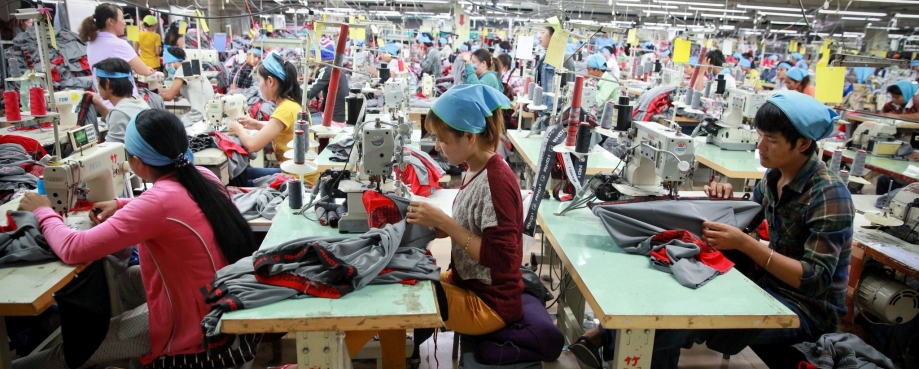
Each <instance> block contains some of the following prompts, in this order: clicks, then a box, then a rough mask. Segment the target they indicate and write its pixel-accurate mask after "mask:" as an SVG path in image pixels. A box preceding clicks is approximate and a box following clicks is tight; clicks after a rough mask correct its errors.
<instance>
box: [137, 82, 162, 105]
mask: <svg viewBox="0 0 919 369" xmlns="http://www.w3.org/2000/svg"><path fill="white" fill-rule="evenodd" d="M137 95H138V96H137V98H138V99H141V100H143V101H146V102H147V105H148V106H149V107H150V109H158V110H166V102H165V101H164V100H163V97H162V96H160V94H158V93H156V92H153V91H150V89H148V88H146V87H138V88H137Z"/></svg>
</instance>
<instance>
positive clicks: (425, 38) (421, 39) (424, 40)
mask: <svg viewBox="0 0 919 369" xmlns="http://www.w3.org/2000/svg"><path fill="white" fill-rule="evenodd" d="M418 42H421V43H431V42H434V41H433V40H431V38H430V37H428V35H425V34H424V33H422V34H420V35H418Z"/></svg>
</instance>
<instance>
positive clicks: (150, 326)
mask: <svg viewBox="0 0 919 369" xmlns="http://www.w3.org/2000/svg"><path fill="white" fill-rule="evenodd" d="M134 119H135V120H133V121H131V122H130V123H129V124H128V127H127V130H126V132H125V139H124V145H125V151H127V154H128V162H129V163H130V164H131V169H132V171H133V172H134V173H135V174H136V175H138V176H139V177H141V178H143V179H145V180H147V181H150V182H153V187H152V188H151V189H150V190H148V191H146V192H144V193H143V194H142V195H141V196H139V197H137V198H135V199H117V200H112V201H107V202H103V203H98V204H96V205H95V208H96V209H94V210H95V211H94V212H93V215H91V216H90V217H91V218H92V219H93V221H95V222H96V223H98V224H97V225H96V226H95V227H93V228H92V229H90V230H87V231H83V232H76V231H73V230H71V229H70V228H68V227H67V225H65V224H64V222H63V220H62V219H61V217H60V216H59V215H58V214H56V213H55V212H54V211H53V210H52V209H51V207H50V206H51V202H50V201H49V200H48V198H47V197H45V196H40V195H37V194H27V195H26V197H25V198H24V199H23V200H22V204H21V205H20V209H21V210H26V211H32V212H34V213H35V216H36V217H38V220H39V222H40V223H41V229H42V233H43V234H44V236H45V238H46V239H47V240H48V243H49V244H50V245H51V248H52V249H53V250H54V253H55V254H57V255H58V256H59V257H60V258H61V260H63V261H64V262H65V263H67V264H82V263H87V262H92V261H95V260H99V259H101V258H103V257H104V256H106V255H109V254H111V253H113V252H115V251H118V250H122V249H124V248H126V247H129V246H132V245H138V254H139V259H140V274H141V277H142V279H143V285H144V290H145V294H146V301H147V303H146V304H143V305H140V306H138V307H136V308H134V309H132V310H129V311H126V312H124V313H122V314H121V315H119V316H117V317H114V318H112V320H111V323H110V327H109V330H108V334H107V335H106V337H105V340H104V341H103V342H102V344H101V345H100V347H99V348H98V349H97V350H96V351H95V353H94V354H93V355H92V357H91V358H90V359H89V361H87V362H86V363H85V364H84V365H83V366H91V365H95V364H99V363H105V362H110V361H114V360H121V359H131V358H140V361H141V362H142V363H143V364H144V365H147V364H150V363H151V362H153V361H154V360H156V359H159V358H161V357H163V356H175V355H180V354H196V353H201V352H204V347H202V345H201V342H202V338H203V337H202V333H201V319H202V318H203V317H204V315H205V314H207V312H208V311H209V308H208V306H207V305H206V304H205V303H204V298H203V297H202V295H201V292H200V291H199V288H201V287H202V286H204V285H205V284H207V283H208V282H210V281H211V280H213V279H214V275H215V274H216V273H217V270H219V269H220V268H223V267H224V266H226V265H228V264H232V263H234V262H236V261H237V260H239V259H241V258H243V257H245V256H248V255H251V254H252V253H253V252H254V251H255V250H256V249H257V246H256V244H255V240H254V239H253V235H252V230H251V228H250V227H249V225H248V224H247V223H246V221H245V219H243V217H242V215H241V214H240V213H239V210H237V209H236V206H235V205H233V202H232V201H231V200H230V198H229V197H228V195H227V193H226V191H225V189H224V188H223V187H222V186H221V185H220V183H219V181H218V179H217V177H216V176H215V175H214V174H213V173H211V172H210V171H208V170H206V169H200V170H199V169H198V168H196V167H195V166H194V165H193V164H192V162H193V157H192V154H191V151H189V150H188V140H187V139H186V137H185V127H184V126H183V125H182V122H181V121H180V120H179V119H178V118H177V117H176V116H175V115H173V114H171V113H169V112H166V111H163V110H146V111H143V112H141V113H140V114H138V115H137V116H136V117H135V118H134ZM99 210H101V212H99ZM97 212H98V213H97ZM215 230H219V232H215ZM65 344H66V342H65ZM13 367H14V368H66V364H65V362H64V355H63V350H62V348H61V346H57V347H54V348H52V349H50V350H45V351H41V352H35V353H33V354H32V355H29V356H26V357H24V358H21V359H19V360H16V361H15V362H13Z"/></svg>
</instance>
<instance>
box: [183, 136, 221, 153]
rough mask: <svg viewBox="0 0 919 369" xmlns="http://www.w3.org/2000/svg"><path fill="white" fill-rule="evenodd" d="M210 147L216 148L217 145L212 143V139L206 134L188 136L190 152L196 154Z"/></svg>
mask: <svg viewBox="0 0 919 369" xmlns="http://www.w3.org/2000/svg"><path fill="white" fill-rule="evenodd" d="M212 147H217V144H215V143H214V139H213V138H211V136H210V135H208V134H207V133H199V134H197V135H194V136H188V148H189V149H191V152H198V151H201V150H205V149H209V148H212Z"/></svg>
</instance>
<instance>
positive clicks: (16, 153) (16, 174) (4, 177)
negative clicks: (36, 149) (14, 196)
mask: <svg viewBox="0 0 919 369" xmlns="http://www.w3.org/2000/svg"><path fill="white" fill-rule="evenodd" d="M23 164H36V162H35V160H32V157H31V156H30V155H29V154H28V153H26V150H25V149H24V148H23V147H22V146H20V145H19V144H12V143H10V144H0V190H17V189H20V188H27V189H34V188H36V186H37V185H38V177H36V176H34V175H32V174H31V173H27V172H26V171H25V169H23V168H22V165H23Z"/></svg>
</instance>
